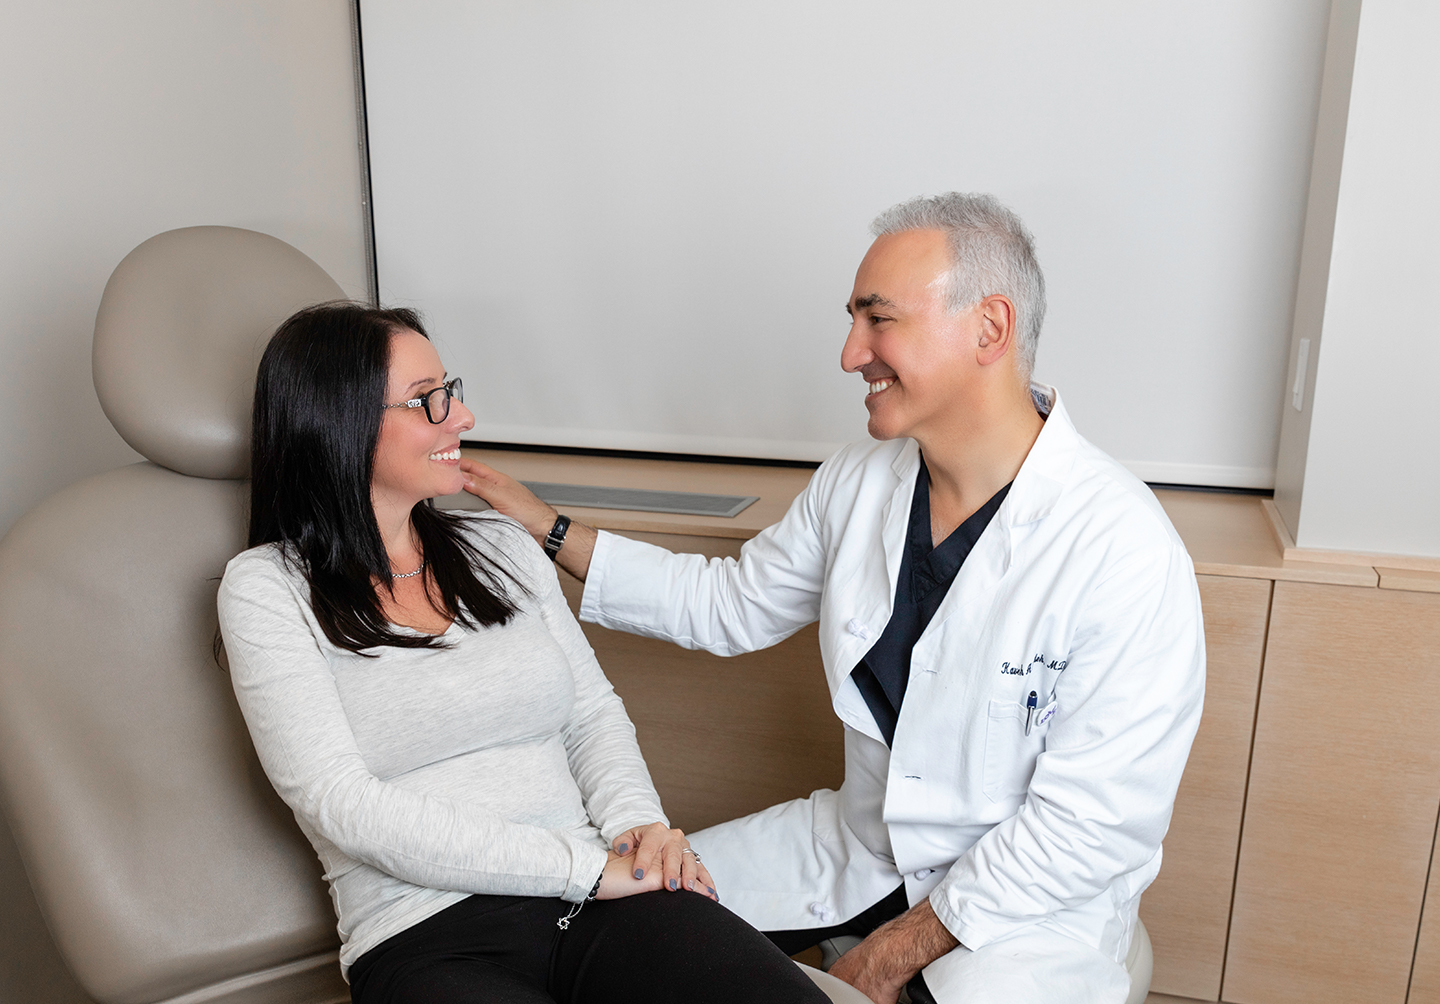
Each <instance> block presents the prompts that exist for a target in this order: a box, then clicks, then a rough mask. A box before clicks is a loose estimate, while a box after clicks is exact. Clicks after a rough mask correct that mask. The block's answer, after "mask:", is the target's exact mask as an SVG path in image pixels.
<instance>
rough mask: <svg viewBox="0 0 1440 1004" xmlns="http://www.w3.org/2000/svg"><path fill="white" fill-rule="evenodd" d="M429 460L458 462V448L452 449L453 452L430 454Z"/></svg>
mask: <svg viewBox="0 0 1440 1004" xmlns="http://www.w3.org/2000/svg"><path fill="white" fill-rule="evenodd" d="M430 459H431V460H459V459H460V448H459V447H458V446H457V447H456V448H455V449H453V450H446V451H445V452H444V453H432V454H430Z"/></svg>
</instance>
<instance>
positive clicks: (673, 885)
mask: <svg viewBox="0 0 1440 1004" xmlns="http://www.w3.org/2000/svg"><path fill="white" fill-rule="evenodd" d="M679 888H680V883H679V882H676V881H675V880H674V879H671V880H670V891H671V892H674V891H675V890H676V889H679Z"/></svg>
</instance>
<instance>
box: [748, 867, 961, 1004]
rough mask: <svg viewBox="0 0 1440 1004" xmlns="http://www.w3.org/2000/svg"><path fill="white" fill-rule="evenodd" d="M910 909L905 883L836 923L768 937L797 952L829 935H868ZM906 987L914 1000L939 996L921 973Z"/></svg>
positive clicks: (931, 1001) (930, 1003) (929, 1003)
mask: <svg viewBox="0 0 1440 1004" xmlns="http://www.w3.org/2000/svg"><path fill="white" fill-rule="evenodd" d="M908 909H910V901H909V900H908V899H907V898H906V896H905V886H904V885H901V886H900V887H899V888H897V889H896V890H895V891H894V892H892V893H891V894H890V895H888V896H886V897H885V898H884V899H882V900H881V901H880V902H878V903H876V904H875V905H874V906H872V907H870V909H868V910H864V911H862V912H861V913H858V914H856V915H855V916H854V917H851V918H850V919H849V920H846V921H843V922H841V923H839V924H836V925H835V926H834V927H810V928H802V929H800V930H797V931H766V932H765V937H767V938H769V939H770V940H771V941H772V942H774V943H775V945H776V947H778V948H779V949H780V951H782V952H784V953H785V954H786V955H797V954H799V953H800V952H803V951H805V949H807V948H814V947H815V946H816V945H818V944H820V942H822V941H824V940H825V939H827V938H838V937H840V936H841V935H845V934H849V935H853V936H855V937H857V938H868V937H870V935H871V933H872V932H874V930H875V928H877V927H879V926H880V925H881V924H884V923H886V922H888V921H891V920H894V919H895V918H896V917H898V916H900V915H901V914H902V913H904V912H905V911H906V910H908ZM905 990H906V992H907V993H908V994H909V995H910V1000H911V1001H912V1002H913V1004H935V998H934V997H932V996H931V995H930V988H929V987H927V986H926V985H925V978H924V977H923V976H922V975H921V974H920V973H916V974H915V978H914V979H912V980H911V981H910V983H909V985H908V986H907V987H906V988H905Z"/></svg>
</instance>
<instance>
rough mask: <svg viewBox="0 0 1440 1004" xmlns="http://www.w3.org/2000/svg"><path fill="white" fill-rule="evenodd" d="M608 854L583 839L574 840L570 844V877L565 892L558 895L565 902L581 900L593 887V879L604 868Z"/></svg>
mask: <svg viewBox="0 0 1440 1004" xmlns="http://www.w3.org/2000/svg"><path fill="white" fill-rule="evenodd" d="M609 860H610V855H609V854H608V853H607V852H606V851H605V849H604V848H603V847H596V846H595V845H594V844H592V843H588V842H586V841H583V840H578V839H577V840H574V841H572V842H571V845H570V879H569V881H568V882H567V883H566V885H565V892H564V893H563V894H562V895H561V896H560V898H561V899H563V900H564V901H565V902H567V903H580V902H583V901H584V899H585V897H586V896H588V895H590V890H591V889H593V888H595V880H596V879H597V878H599V877H600V873H601V872H603V871H604V870H605V864H606V862H608V861H609Z"/></svg>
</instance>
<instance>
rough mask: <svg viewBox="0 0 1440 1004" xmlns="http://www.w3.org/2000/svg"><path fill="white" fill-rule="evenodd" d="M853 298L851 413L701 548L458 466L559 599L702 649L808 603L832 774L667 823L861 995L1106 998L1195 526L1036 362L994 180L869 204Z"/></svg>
mask: <svg viewBox="0 0 1440 1004" xmlns="http://www.w3.org/2000/svg"><path fill="white" fill-rule="evenodd" d="M873 231H874V233H875V237H876V239H875V242H874V244H873V245H872V246H871V248H870V250H869V252H868V253H867V254H866V256H865V259H864V260H863V261H862V262H861V263H860V268H859V271H858V272H857V274H856V277H855V288H854V292H853V293H852V295H851V297H850V300H849V302H848V303H847V305H846V309H847V311H848V312H849V314H850V318H851V324H850V333H849V337H848V338H847V339H846V342H845V346H844V349H843V351H842V353H841V365H842V366H843V367H844V369H845V370H846V371H847V372H854V373H859V374H860V375H861V376H862V377H863V379H864V380H865V382H866V384H867V390H868V393H867V395H866V397H865V407H866V408H867V409H868V410H869V413H870V420H869V432H870V435H871V436H872V437H873V441H871V442H865V443H856V444H853V445H851V446H848V447H846V448H844V449H842V450H841V451H840V452H839V453H837V454H836V455H835V456H834V457H832V458H831V459H830V460H828V461H826V462H825V463H824V464H823V465H821V467H820V469H819V470H818V471H817V472H816V473H815V476H814V478H813V480H812V481H811V482H810V484H809V486H808V487H807V488H806V490H805V491H804V492H803V493H802V494H801V495H800V496H799V497H798V498H797V499H796V500H795V502H794V504H793V505H792V506H791V507H790V510H789V511H788V512H787V513H786V515H785V517H784V519H782V520H781V521H780V522H779V523H777V524H776V525H775V526H772V527H770V528H769V529H768V530H766V531H764V532H763V533H761V534H760V535H759V536H757V537H756V538H755V539H753V540H751V541H749V542H748V543H747V544H746V545H745V546H744V548H743V549H742V552H741V556H740V558H739V559H738V560H735V559H724V560H720V559H712V560H708V561H707V560H706V559H705V558H703V557H700V556H698V555H683V554H672V553H670V552H668V551H665V550H663V549H661V548H658V547H654V546H652V545H649V544H644V543H639V542H636V541H632V540H628V539H626V538H623V537H620V536H616V535H613V534H609V533H603V532H602V533H597V532H596V531H594V530H593V529H590V528H589V527H585V526H582V525H581V524H573V525H572V524H569V523H568V521H566V520H565V519H564V518H563V517H560V516H559V515H558V514H557V513H556V512H555V511H554V510H553V509H551V508H549V507H548V506H546V505H545V504H544V503H541V502H539V500H537V499H535V498H534V497H533V496H530V495H529V494H528V493H526V492H525V491H524V489H523V488H520V487H519V486H518V485H516V483H515V482H513V481H511V480H510V479H509V478H506V477H505V476H503V475H501V474H498V473H497V472H495V471H492V470H490V469H489V468H486V467H483V466H481V465H478V464H473V463H471V464H467V465H465V466H466V469H467V473H468V474H469V477H470V485H469V487H470V490H472V491H473V492H474V493H475V494H477V495H480V496H482V497H484V498H486V499H488V500H489V501H490V502H491V503H492V504H494V505H495V506H496V507H497V508H499V509H501V510H502V511H505V512H508V513H510V514H511V515H513V516H515V517H516V518H517V519H519V520H520V521H521V522H522V523H524V524H525V526H526V528H527V529H528V530H530V532H531V533H533V534H535V536H536V537H537V538H538V539H541V540H542V542H544V543H545V544H546V548H547V550H548V551H550V552H551V555H552V557H556V556H557V555H558V560H559V561H560V563H561V564H562V565H563V566H564V567H566V568H567V569H568V570H569V571H571V572H572V573H573V574H575V575H577V576H578V577H579V578H582V579H584V580H585V582H586V585H585V593H584V600H583V605H582V607H581V617H582V618H583V619H585V620H588V621H591V622H594V623H597V624H602V625H604V626H606V627H610V628H616V629H620V630H624V631H631V632H634V633H637V634H643V635H648V636H651V637H656V638H664V639H668V640H670V641H673V642H676V643H678V644H680V645H684V646H686V647H688V648H703V649H706V650H708V651H710V652H714V653H716V654H719V655H733V654H737V653H741V652H750V651H754V650H756V649H760V648H764V647H766V646H768V645H773V644H775V643H776V642H778V641H780V640H781V639H783V638H785V637H787V636H789V635H790V634H792V633H793V632H795V631H796V630H798V629H799V628H801V627H802V626H804V625H806V624H809V623H811V622H813V621H815V620H817V619H818V620H819V622H820V646H821V650H822V655H823V659H824V664H825V669H826V674H827V678H828V681H829V686H830V692H831V696H832V699H833V704H834V708H835V713H836V714H837V715H838V716H839V717H840V720H841V721H842V722H843V723H844V725H845V756H846V764H845V783H844V784H843V785H842V786H841V788H840V790H839V791H838V792H836V791H828V790H826V791H817V792H815V793H814V794H813V795H811V796H810V797H809V798H807V799H800V800H797V801H794V802H788V803H785V804H783V805H777V806H774V807H772V808H770V809H767V810H765V811H763V812H759V813H756V814H755V815H752V816H748V817H745V818H743V819H738V820H734V821H732V822H729V823H725V824H722V825H720V826H716V827H713V828H711V829H709V830H705V831H702V832H700V833H696V834H692V838H691V839H692V844H693V846H694V847H695V848H696V849H697V850H698V851H699V852H700V853H701V855H703V857H704V859H705V863H706V865H707V866H708V867H709V869H710V872H711V874H712V875H713V876H714V877H715V880H716V882H717V884H718V887H719V889H720V893H721V896H722V898H723V900H724V902H725V903H726V904H727V905H728V906H729V907H730V908H731V909H732V910H734V911H735V912H736V913H738V914H739V915H740V916H742V917H744V918H745V919H746V920H748V921H750V922H751V923H752V924H754V925H755V926H757V927H759V928H760V929H762V930H764V931H767V932H770V933H771V936H772V938H773V939H774V940H775V941H776V942H777V943H778V944H780V945H781V947H782V948H784V949H785V950H786V951H789V952H795V951H799V950H800V949H802V948H804V947H806V946H807V945H813V944H815V943H817V942H818V941H819V940H821V939H822V938H826V937H831V936H833V935H836V934H840V933H847V932H848V933H854V934H856V935H859V936H862V937H864V940H863V941H862V942H861V944H860V945H859V946H858V947H857V948H854V949H852V950H851V951H850V952H848V953H847V954H846V955H844V956H842V957H841V959H840V960H839V961H838V962H837V963H836V964H835V966H834V968H833V969H832V970H831V972H832V973H833V974H834V975H836V976H839V977H840V978H842V979H844V980H846V981H847V982H850V983H852V984H853V985H854V986H856V987H858V988H860V989H861V990H862V991H864V992H865V993H866V994H867V995H868V996H870V997H871V998H872V999H873V1000H874V1001H876V1002H877V1004H893V1002H894V1001H896V999H897V997H898V996H899V995H900V994H901V992H902V991H904V990H905V989H906V988H907V986H908V992H909V995H910V996H911V998H912V999H914V1000H917V1001H923V1000H926V999H932V998H933V1000H935V1001H938V1002H939V1004H960V1002H965V1004H970V1002H981V1001H983V1002H1003V1004H1022V1002H1037V1004H1038V1002H1062V1001H1063V1002H1074V1001H1095V1002H1112V1001H1113V1002H1116V1004H1121V1002H1123V1001H1124V1000H1125V999H1126V996H1127V994H1128V992H1129V989H1130V986H1129V977H1128V975H1127V973H1126V971H1125V969H1124V966H1123V960H1124V959H1125V956H1126V952H1127V950H1128V949H1129V946H1130V941H1131V938H1132V936H1133V933H1134V931H1135V927H1136V923H1137V909H1138V906H1139V901H1140V894H1141V893H1142V892H1143V891H1144V890H1145V888H1146V886H1148V885H1149V884H1150V882H1151V881H1152V880H1153V879H1154V878H1155V875H1156V873H1157V872H1158V871H1159V868H1160V860H1161V851H1160V844H1161V839H1162V838H1163V837H1164V835H1165V831H1166V828H1167V826H1168V825H1169V821H1170V813H1171V808H1172V805H1173V802H1174V798H1175V790H1176V787H1177V786H1178V784H1179V782H1180V775H1181V772H1182V771H1183V769H1184V767H1185V761H1186V758H1187V756H1188V755H1189V750H1190V743H1191V740H1192V739H1193V738H1194V734H1195V729H1196V727H1197V725H1198V724H1199V720H1200V709H1201V699H1202V693H1203V690H1204V676H1205V650H1204V634H1203V629H1202V624H1201V615H1200V599H1199V593H1198V591H1197V587H1196V583H1195V575H1194V570H1193V567H1192V565H1191V562H1190V559H1189V556H1188V555H1187V554H1186V552H1185V547H1184V545H1183V544H1182V543H1181V541H1180V538H1179V537H1178V536H1177V535H1176V533H1175V530H1174V528H1173V527H1172V526H1171V525H1170V522H1169V520H1168V519H1167V518H1166V516H1165V513H1164V511H1163V510H1162V509H1161V508H1160V505H1159V503H1158V502H1157V501H1156V500H1155V497H1154V495H1152V494H1151V492H1150V491H1149V489H1147V488H1146V487H1145V485H1144V484H1143V483H1141V482H1140V481H1139V480H1137V479H1136V478H1135V477H1134V476H1133V475H1131V474H1130V473H1129V472H1128V471H1126V470H1125V469H1124V468H1123V467H1121V466H1120V465H1119V464H1117V463H1116V462H1115V461H1113V460H1111V459H1110V458H1109V457H1108V456H1106V455H1105V454H1104V453H1102V452H1101V451H1100V450H1098V449H1096V448H1095V447H1094V446H1092V445H1091V444H1090V443H1088V442H1087V441H1085V440H1084V439H1083V438H1081V436H1080V435H1079V434H1078V433H1077V432H1076V430H1075V427H1074V426H1073V425H1072V424H1071V422H1070V418H1069V416H1068V415H1067V414H1066V412H1065V408H1064V406H1063V405H1062V404H1061V402H1060V397H1059V394H1058V393H1057V392H1056V391H1055V389H1054V388H1051V387H1045V386H1041V385H1037V384H1033V383H1031V381H1030V374H1031V369H1032V366H1033V364H1034V359H1035V349H1036V344H1037V341H1038V338H1039V334H1040V327H1041V322H1042V320H1043V318H1044V313H1045V292H1044V280H1043V277H1042V275H1041V272H1040V268H1039V265H1038V263H1037V261H1036V258H1035V254H1034V248H1033V241H1032V239H1031V237H1030V234H1029V232H1028V231H1027V230H1026V229H1025V227H1024V225H1023V224H1022V223H1021V222H1020V220H1019V219H1018V218H1017V217H1016V216H1015V215H1014V214H1013V213H1012V212H1010V211H1009V210H1008V209H1006V208H1005V207H1004V206H1002V205H1000V204H999V203H998V202H997V201H996V200H995V199H993V198H991V197H989V196H984V195H964V194H959V193H951V194H949V195H944V196H939V197H935V198H928V199H916V200H912V201H911V202H907V203H904V204H901V205H899V206H896V207H894V208H892V209H890V210H888V211H887V212H885V213H883V214H882V215H881V216H880V217H879V218H878V219H877V220H876V221H875V224H874V227H873Z"/></svg>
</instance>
